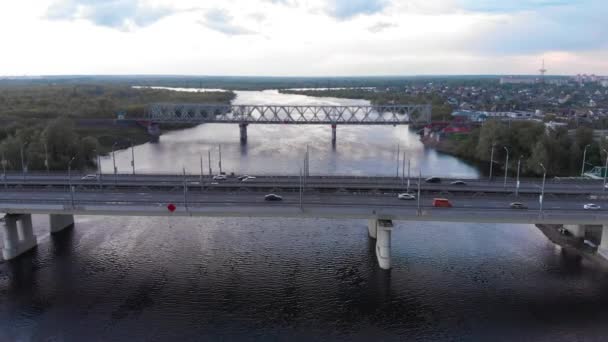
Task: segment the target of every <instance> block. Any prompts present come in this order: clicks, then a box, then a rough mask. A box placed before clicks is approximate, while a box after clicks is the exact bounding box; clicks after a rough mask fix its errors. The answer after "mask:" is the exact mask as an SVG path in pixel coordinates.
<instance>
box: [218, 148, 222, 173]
mask: <svg viewBox="0 0 608 342" xmlns="http://www.w3.org/2000/svg"><path fill="white" fill-rule="evenodd" d="M218 152H219V156H220V160H219V167H220V175H221V174H222V145H218Z"/></svg>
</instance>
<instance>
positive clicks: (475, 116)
mask: <svg viewBox="0 0 608 342" xmlns="http://www.w3.org/2000/svg"><path fill="white" fill-rule="evenodd" d="M452 117H453V118H454V120H458V121H469V122H484V121H486V119H487V118H488V112H479V111H474V110H458V111H455V112H452Z"/></svg>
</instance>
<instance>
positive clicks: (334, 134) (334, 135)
mask: <svg viewBox="0 0 608 342" xmlns="http://www.w3.org/2000/svg"><path fill="white" fill-rule="evenodd" d="M337 127H338V126H337V125H335V124H334V125H331V144H332V145H335V144H336V129H337Z"/></svg>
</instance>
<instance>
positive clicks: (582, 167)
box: [581, 144, 591, 177]
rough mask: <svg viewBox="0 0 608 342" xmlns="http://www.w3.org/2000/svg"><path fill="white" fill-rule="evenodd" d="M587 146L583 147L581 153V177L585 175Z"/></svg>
mask: <svg viewBox="0 0 608 342" xmlns="http://www.w3.org/2000/svg"><path fill="white" fill-rule="evenodd" d="M589 146H591V145H589V144H587V145H586V146H585V150H584V151H583V165H582V166H581V177H582V176H583V174H585V161H586V160H587V148H589Z"/></svg>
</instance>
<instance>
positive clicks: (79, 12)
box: [45, 0, 175, 30]
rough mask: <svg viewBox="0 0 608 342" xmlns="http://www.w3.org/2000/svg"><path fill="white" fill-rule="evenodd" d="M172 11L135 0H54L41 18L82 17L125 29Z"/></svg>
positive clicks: (148, 22)
mask: <svg viewBox="0 0 608 342" xmlns="http://www.w3.org/2000/svg"><path fill="white" fill-rule="evenodd" d="M174 13H175V10H173V9H171V8H168V7H158V6H149V5H146V4H145V3H143V2H142V1H139V0H109V1H103V2H101V1H95V0H56V1H54V2H53V3H52V4H51V5H50V6H49V7H48V9H47V11H46V15H45V18H46V19H50V20H77V19H84V20H87V21H90V22H92V23H93V24H95V25H98V26H104V27H110V28H115V29H120V30H129V29H131V28H133V27H144V26H148V25H151V24H153V23H155V22H156V21H158V20H160V19H162V18H164V17H166V16H169V15H172V14H174Z"/></svg>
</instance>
